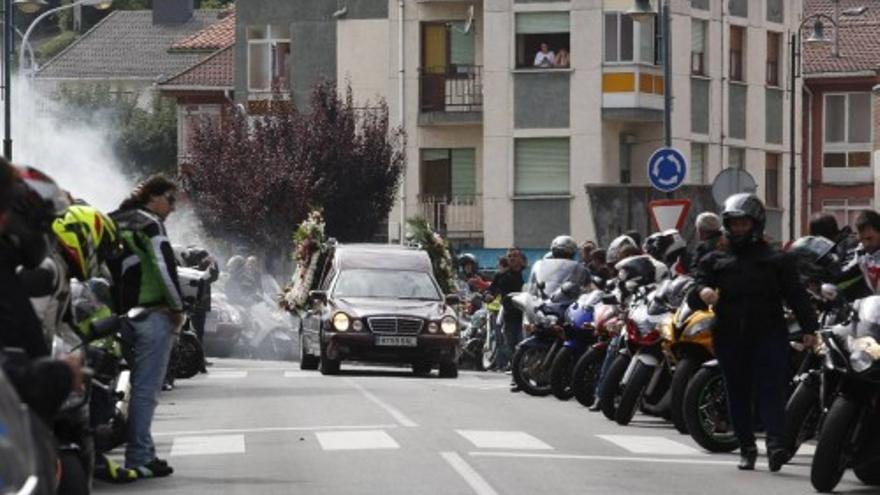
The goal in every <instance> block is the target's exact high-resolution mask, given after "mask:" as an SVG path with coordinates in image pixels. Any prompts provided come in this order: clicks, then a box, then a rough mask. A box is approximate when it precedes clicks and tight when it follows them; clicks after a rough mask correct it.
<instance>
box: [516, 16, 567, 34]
mask: <svg viewBox="0 0 880 495" xmlns="http://www.w3.org/2000/svg"><path fill="white" fill-rule="evenodd" d="M568 19H569V18H568V12H530V13H526V14H516V34H546V33H567V32H568V31H569V26H570V24H569V20H568Z"/></svg>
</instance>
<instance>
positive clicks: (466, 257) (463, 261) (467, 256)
mask: <svg viewBox="0 0 880 495" xmlns="http://www.w3.org/2000/svg"><path fill="white" fill-rule="evenodd" d="M468 263H470V264H472V265H474V266H480V264H479V262H477V257H476V256H474V255H472V254H471V253H464V254H462V255H460V256H459V257H458V266H464V265H467V264H468Z"/></svg>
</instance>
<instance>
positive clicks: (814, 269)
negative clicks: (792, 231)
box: [788, 235, 839, 283]
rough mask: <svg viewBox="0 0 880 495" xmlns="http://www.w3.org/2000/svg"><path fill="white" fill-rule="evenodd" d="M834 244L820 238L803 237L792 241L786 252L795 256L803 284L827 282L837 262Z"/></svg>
mask: <svg viewBox="0 0 880 495" xmlns="http://www.w3.org/2000/svg"><path fill="white" fill-rule="evenodd" d="M834 248H835V244H834V243H833V242H831V241H830V240H828V239H827V238H825V237H822V236H811V235H808V236H804V237H801V238H800V239H798V240H796V241H794V242H793V243H792V244H791V246H789V247H788V251H789V252H790V253H791V254H792V255H794V256H795V259H796V263H797V267H798V274H799V275H800V276H801V280H802V281H804V282H807V281H812V282H819V283H821V282H827V281H829V280H830V279H831V278H832V276H833V275H832V274H833V272H834V270H835V267H836V266H837V264H838V262H839V258H838V256H837V253H835V251H834Z"/></svg>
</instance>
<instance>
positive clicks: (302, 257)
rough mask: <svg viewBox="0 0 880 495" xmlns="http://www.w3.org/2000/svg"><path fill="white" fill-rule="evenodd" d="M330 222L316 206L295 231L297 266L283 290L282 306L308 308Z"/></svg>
mask: <svg viewBox="0 0 880 495" xmlns="http://www.w3.org/2000/svg"><path fill="white" fill-rule="evenodd" d="M325 228H326V223H325V222H324V216H323V215H322V214H321V210H312V211H311V212H310V213H309V215H308V216H307V217H306V219H305V220H304V221H303V222H302V223H301V224H300V225H299V227H297V229H296V231H295V232H294V233H293V246H294V248H293V261H294V263H295V264H296V268H295V269H294V271H293V276H292V277H291V280H290V283H289V284H287V285H286V286H285V287H284V289H283V292H282V293H281V301H280V304H281V307H282V308H284V309H286V310H287V311H295V310H297V309H304V308H305V307H306V306H307V305H308V300H309V290H311V288H312V286H313V285H314V283H315V277H316V276H317V272H318V267H319V266H320V260H321V258H322V255H323V254H324V253H325V252H326V251H327V245H328V242H327V236H326V234H325Z"/></svg>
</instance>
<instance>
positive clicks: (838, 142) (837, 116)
mask: <svg viewBox="0 0 880 495" xmlns="http://www.w3.org/2000/svg"><path fill="white" fill-rule="evenodd" d="M822 151H823V153H822V166H823V167H827V168H854V167H860V168H863V167H870V166H871V94H870V93H845V94H826V95H825V131H824V143H823V150H822Z"/></svg>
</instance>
